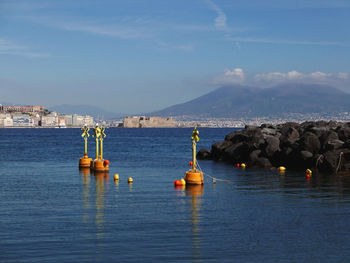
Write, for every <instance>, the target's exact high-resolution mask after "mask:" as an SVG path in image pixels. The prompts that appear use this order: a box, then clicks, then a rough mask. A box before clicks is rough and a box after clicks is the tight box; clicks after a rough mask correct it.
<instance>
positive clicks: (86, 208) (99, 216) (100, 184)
mask: <svg viewBox="0 0 350 263" xmlns="http://www.w3.org/2000/svg"><path fill="white" fill-rule="evenodd" d="M79 172H80V174H81V175H82V176H83V177H82V180H83V215H82V221H83V223H84V224H85V225H86V228H87V230H88V231H89V230H90V225H89V219H90V218H91V216H92V215H93V214H92V213H91V211H90V205H91V204H90V201H92V200H94V205H95V215H94V225H95V226H96V239H97V240H100V239H103V238H104V224H105V222H104V199H105V191H106V187H108V176H109V175H108V173H93V172H92V171H90V169H89V168H84V169H79ZM91 178H94V180H95V191H93V189H92V188H91ZM90 194H91V195H92V196H90ZM90 198H91V200H90ZM91 219H92V218H91ZM89 232H90V231H89Z"/></svg>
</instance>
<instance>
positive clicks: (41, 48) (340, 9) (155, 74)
mask: <svg viewBox="0 0 350 263" xmlns="http://www.w3.org/2000/svg"><path fill="white" fill-rule="evenodd" d="M349 11H350V2H349V1H346V0H333V1H330V0H309V1H302V0H296V1H293V2H290V1H276V0H266V1H261V0H260V1H259V0H251V1H240V0H239V1H226V0H193V1H184V0H177V1H161V0H157V1H156V0H150V1H137V0H128V1H111V0H101V1H92V0H84V1H68V0H52V1H45V0H27V1H25V0H18V1H10V0H3V1H1V2H0V72H1V73H0V92H1V93H0V94H1V96H0V101H7V102H11V103H15V104H26V105H37V104H38V105H44V106H45V108H50V107H52V106H55V105H60V104H72V105H81V104H89V105H94V106H98V107H101V108H103V109H105V110H106V111H111V112H116V113H127V114H136V113H139V112H152V111H156V110H160V109H162V108H165V107H168V106H170V105H173V104H178V103H183V102H186V101H189V100H191V99H193V98H196V97H198V96H200V95H203V94H205V93H207V92H210V91H212V90H214V89H216V88H218V87H220V86H222V85H227V84H244V85H254V86H260V87H268V86H272V85H277V84H279V83H283V82H301V83H317V84H327V85H331V86H334V87H338V88H340V89H343V90H345V91H347V92H350V76H349V74H350V36H349V34H348V32H349V27H350V19H349V18H348V16H349Z"/></svg>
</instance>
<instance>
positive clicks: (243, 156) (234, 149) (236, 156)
mask: <svg viewBox="0 0 350 263" xmlns="http://www.w3.org/2000/svg"><path fill="white" fill-rule="evenodd" d="M249 153H250V147H249V144H248V143H245V142H240V143H237V144H234V145H231V146H229V147H228V148H226V149H225V150H224V153H223V159H224V160H226V161H231V162H234V163H236V162H245V161H246V160H247V159H248V157H249Z"/></svg>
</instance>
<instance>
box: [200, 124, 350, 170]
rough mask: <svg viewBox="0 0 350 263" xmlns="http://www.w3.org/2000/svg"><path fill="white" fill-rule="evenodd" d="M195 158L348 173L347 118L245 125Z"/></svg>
mask: <svg viewBox="0 0 350 263" xmlns="http://www.w3.org/2000/svg"><path fill="white" fill-rule="evenodd" d="M197 158H198V159H202V160H203V159H210V160H216V161H220V160H222V161H226V162H230V163H233V164H235V163H242V162H244V163H246V164H247V165H248V167H256V168H267V169H273V168H275V167H279V166H285V167H287V169H289V170H305V169H307V168H309V169H312V170H313V171H319V172H325V173H349V174H350V122H348V123H342V122H334V121H330V122H326V121H318V122H304V123H301V124H298V123H291V122H288V123H284V124H279V125H276V126H273V125H268V124H263V125H261V126H260V127H256V126H246V127H245V129H243V130H238V131H235V132H232V133H230V134H228V135H226V137H225V140H224V141H222V142H217V143H215V144H213V145H212V148H211V150H210V151H209V150H205V149H201V150H200V151H199V152H198V154H197Z"/></svg>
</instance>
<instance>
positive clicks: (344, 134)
mask: <svg viewBox="0 0 350 263" xmlns="http://www.w3.org/2000/svg"><path fill="white" fill-rule="evenodd" d="M337 132H338V135H339V139H340V140H342V141H346V140H348V139H350V127H343V128H340V129H339V130H338V131H337Z"/></svg>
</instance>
